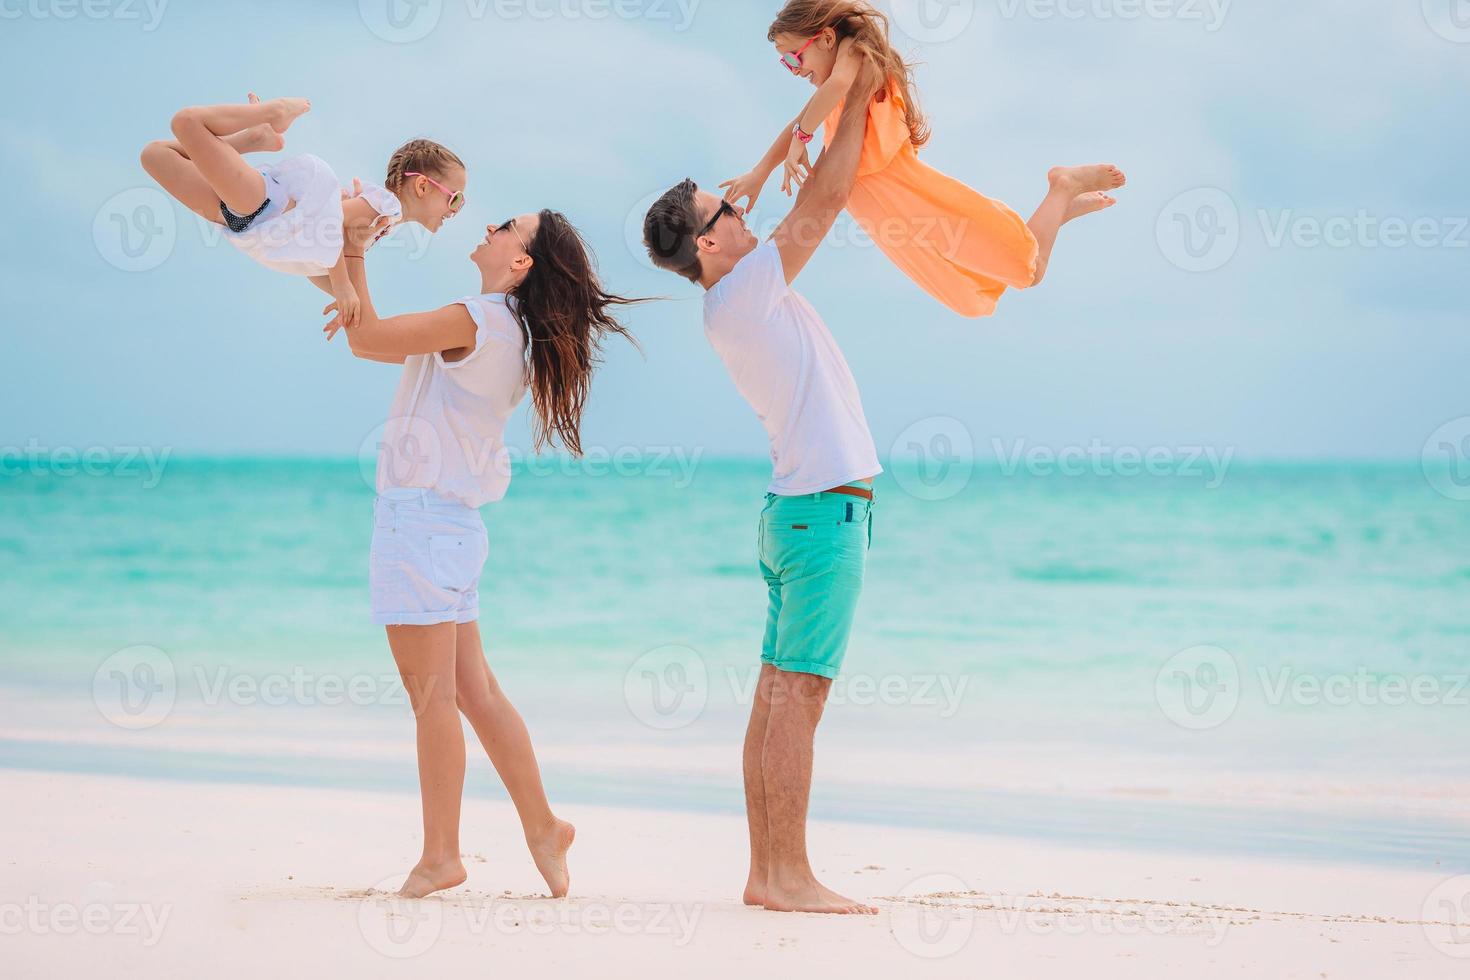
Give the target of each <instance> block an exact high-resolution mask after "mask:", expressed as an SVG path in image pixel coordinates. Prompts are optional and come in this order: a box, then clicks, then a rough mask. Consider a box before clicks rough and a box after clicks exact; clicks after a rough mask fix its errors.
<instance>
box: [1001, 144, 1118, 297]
mask: <svg viewBox="0 0 1470 980" xmlns="http://www.w3.org/2000/svg"><path fill="white" fill-rule="evenodd" d="M1046 179H1047V182H1048V183H1049V184H1050V185H1051V188H1050V190H1048V191H1047V195H1046V197H1045V198H1044V199H1043V200H1042V202H1041V205H1040V206H1039V207H1038V208H1037V209H1036V213H1035V214H1033V215H1032V216H1031V220H1030V221H1027V222H1026V226H1027V227H1028V228H1030V229H1031V234H1032V235H1034V236H1035V237H1036V249H1037V256H1036V278H1035V280H1033V281H1032V283H1031V285H1033V286H1035V285H1037V284H1038V283H1040V282H1041V280H1042V279H1044V278H1045V277H1046V267H1047V266H1048V265H1049V264H1050V263H1051V252H1052V249H1053V248H1054V247H1055V246H1056V243H1057V233H1058V232H1059V231H1061V230H1062V225H1064V224H1066V223H1067V222H1069V221H1071V220H1072V219H1074V218H1080V217H1082V216H1083V215H1084V214H1091V213H1092V212H1094V211H1101V210H1102V209H1103V208H1107V207H1112V206H1113V204H1115V203H1117V202H1116V201H1115V200H1114V199H1113V197H1112V196H1110V195H1108V194H1106V193H1104V191H1110V190H1113V189H1115V188H1118V187H1122V186H1123V185H1124V184H1125V183H1127V182H1128V178H1127V177H1125V176H1124V175H1123V171H1121V170H1119V169H1118V168H1117V167H1114V166H1113V165H1111V164H1106V163H1100V164H1095V165H1092V166H1087V167H1053V168H1052V169H1051V172H1050V173H1048V174H1047V175H1046Z"/></svg>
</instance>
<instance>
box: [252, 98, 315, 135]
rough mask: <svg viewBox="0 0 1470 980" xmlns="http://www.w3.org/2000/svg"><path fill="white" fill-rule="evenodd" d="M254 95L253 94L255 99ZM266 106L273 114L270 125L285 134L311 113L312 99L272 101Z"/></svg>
mask: <svg viewBox="0 0 1470 980" xmlns="http://www.w3.org/2000/svg"><path fill="white" fill-rule="evenodd" d="M253 95H254V93H252V97H253ZM252 104H260V105H264V107H265V108H266V109H268V110H269V111H270V113H271V118H270V125H271V128H272V129H274V130H275V131H276V132H278V133H284V132H285V131H286V130H288V129H290V128H291V124H292V123H293V122H295V121H296V120H297V119H299V118H301V117H302V116H304V115H306V114H307V113H308V112H310V111H311V100H310V99H271V100H270V101H269V102H265V103H252Z"/></svg>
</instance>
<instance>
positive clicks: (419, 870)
mask: <svg viewBox="0 0 1470 980" xmlns="http://www.w3.org/2000/svg"><path fill="white" fill-rule="evenodd" d="M468 877H469V875H467V874H465V870H464V864H463V863H462V862H461V861H460V860H459V858H457V857H456V858H454V859H453V860H451V861H445V862H443V863H440V864H425V863H424V862H422V861H420V862H419V863H418V866H417V867H415V868H414V869H413V870H412V871H410V872H409V873H408V880H407V881H405V882H404V883H403V887H402V888H400V889H398V894H399V895H400V896H402V897H403V898H423V897H424V896H425V895H432V894H434V893H435V892H440V891H443V890H444V889H446V888H454V887H455V886H456V885H463V884H464V883H465V879H466V878H468Z"/></svg>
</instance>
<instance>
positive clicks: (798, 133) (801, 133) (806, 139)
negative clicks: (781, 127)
mask: <svg viewBox="0 0 1470 980" xmlns="http://www.w3.org/2000/svg"><path fill="white" fill-rule="evenodd" d="M791 135H792V136H795V137H796V138H797V139H799V140H801V141H802V142H803V143H810V142H811V141H812V140H813V139H814V138H815V137H814V136H813V135H812V134H811V133H808V132H807V131H806V130H804V129H802V128H801V123H797V124H796V128H795V129H793V130H792V131H791Z"/></svg>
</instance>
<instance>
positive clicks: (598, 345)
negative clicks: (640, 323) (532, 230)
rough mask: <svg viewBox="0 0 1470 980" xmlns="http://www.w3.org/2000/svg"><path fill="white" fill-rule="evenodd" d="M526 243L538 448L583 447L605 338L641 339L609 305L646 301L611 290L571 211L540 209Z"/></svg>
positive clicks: (525, 309)
mask: <svg viewBox="0 0 1470 980" xmlns="http://www.w3.org/2000/svg"><path fill="white" fill-rule="evenodd" d="M539 217H540V219H541V225H540V227H539V228H537V230H536V236H535V237H534V238H533V239H532V240H531V241H530V242H528V243H527V244H528V245H529V246H530V248H529V249H528V252H529V254H530V256H531V258H532V259H533V260H535V261H534V262H533V263H532V265H531V269H530V271H529V272H528V273H527V274H526V278H525V279H524V280H523V281H522V282H521V284H520V285H519V286H517V287H516V289H515V297H516V304H515V315H516V319H517V320H518V321H519V322H520V325H521V332H522V333H523V334H525V337H526V346H527V349H528V360H529V365H528V367H529V374H530V386H531V405H532V407H533V408H534V409H535V413H534V422H533V432H534V435H535V441H536V448H537V449H538V450H539V449H541V448H542V447H543V446H547V445H554V444H555V443H556V442H557V441H560V442H561V444H562V445H563V446H564V447H566V449H567V451H568V452H570V453H572V454H573V455H574V456H580V455H582V433H581V428H582V411H583V410H584V409H585V408H586V407H587V395H588V392H589V391H590V390H591V387H592V374H593V372H594V371H595V370H596V369H597V365H598V364H600V363H602V356H601V355H602V343H603V341H604V340H605V339H606V338H607V337H608V336H609V335H612V334H617V335H619V336H622V337H625V338H627V340H628V342H629V343H631V344H632V345H633V346H634V347H637V346H638V341H637V340H635V339H634V338H633V335H632V333H630V332H629V331H628V329H627V328H626V327H624V326H623V325H622V324H621V323H619V322H618V321H617V320H616V319H615V318H614V317H613V315H612V314H611V313H610V312H609V310H610V308H612V307H615V306H627V305H629V304H632V303H641V302H644V300H641V299H628V298H626V297H623V296H617V295H614V294H612V293H609V292H607V291H606V290H604V289H603V288H602V283H601V281H600V280H599V279H598V276H597V265H596V262H595V260H594V259H593V257H592V250H591V249H589V248H588V247H587V243H586V242H585V241H584V240H583V239H582V236H581V234H580V233H579V232H578V231H577V229H576V228H575V227H573V226H572V223H571V222H570V221H568V220H567V217H566V215H564V214H562V213H561V212H559V211H550V210H547V211H542V212H540V214H539Z"/></svg>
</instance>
